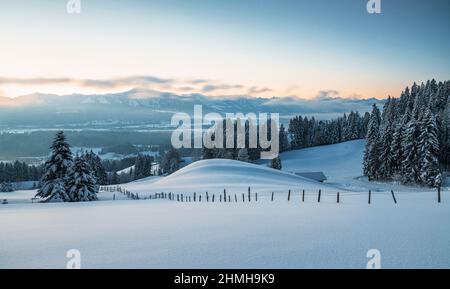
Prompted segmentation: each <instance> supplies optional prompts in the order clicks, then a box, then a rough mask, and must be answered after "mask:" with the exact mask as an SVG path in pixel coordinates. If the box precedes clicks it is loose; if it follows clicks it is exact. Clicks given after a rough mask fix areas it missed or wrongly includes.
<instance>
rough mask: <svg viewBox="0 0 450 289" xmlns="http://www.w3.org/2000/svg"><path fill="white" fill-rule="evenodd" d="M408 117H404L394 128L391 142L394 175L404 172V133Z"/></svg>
mask: <svg viewBox="0 0 450 289" xmlns="http://www.w3.org/2000/svg"><path fill="white" fill-rule="evenodd" d="M407 123H408V121H407V116H403V118H402V120H401V121H400V123H399V124H397V125H396V126H395V128H394V134H393V135H392V142H391V165H392V168H391V170H392V174H395V175H400V174H401V172H402V170H401V169H402V161H403V144H402V140H403V132H404V131H405V127H406V124H407Z"/></svg>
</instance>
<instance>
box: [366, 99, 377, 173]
mask: <svg viewBox="0 0 450 289" xmlns="http://www.w3.org/2000/svg"><path fill="white" fill-rule="evenodd" d="M379 112H380V111H379V110H378V108H377V106H376V105H375V104H374V105H373V108H372V114H371V115H370V120H369V126H368V129H367V142H366V148H365V151H364V175H366V176H367V177H368V178H369V180H374V179H377V178H378V177H379V168H380V160H379V154H380V123H379V117H380V115H379Z"/></svg>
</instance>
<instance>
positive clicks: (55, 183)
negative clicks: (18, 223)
mask: <svg viewBox="0 0 450 289" xmlns="http://www.w3.org/2000/svg"><path fill="white" fill-rule="evenodd" d="M51 149H52V153H51V155H50V158H49V159H48V161H47V162H46V163H45V173H44V176H43V177H42V179H41V188H40V189H39V190H38V193H37V194H36V197H40V198H42V199H44V200H45V201H52V200H55V201H56V200H58V201H64V202H68V201H70V199H69V196H68V195H67V194H66V187H65V184H66V178H67V172H68V170H69V168H70V167H71V166H72V162H73V161H72V153H71V151H70V146H69V144H68V143H67V141H66V136H65V135H64V132H59V133H58V134H57V135H56V137H55V140H54V141H53V144H52V146H51Z"/></svg>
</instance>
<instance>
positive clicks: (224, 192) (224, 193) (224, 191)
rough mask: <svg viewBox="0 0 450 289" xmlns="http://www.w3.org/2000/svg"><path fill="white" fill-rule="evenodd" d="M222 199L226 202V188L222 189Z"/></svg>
mask: <svg viewBox="0 0 450 289" xmlns="http://www.w3.org/2000/svg"><path fill="white" fill-rule="evenodd" d="M223 201H224V202H225V203H226V202H227V190H226V189H223Z"/></svg>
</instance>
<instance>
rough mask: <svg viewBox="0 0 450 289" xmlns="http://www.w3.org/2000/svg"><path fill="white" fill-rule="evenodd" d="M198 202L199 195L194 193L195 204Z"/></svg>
mask: <svg viewBox="0 0 450 289" xmlns="http://www.w3.org/2000/svg"><path fill="white" fill-rule="evenodd" d="M196 201H197V194H196V193H195V192H194V202H196Z"/></svg>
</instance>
